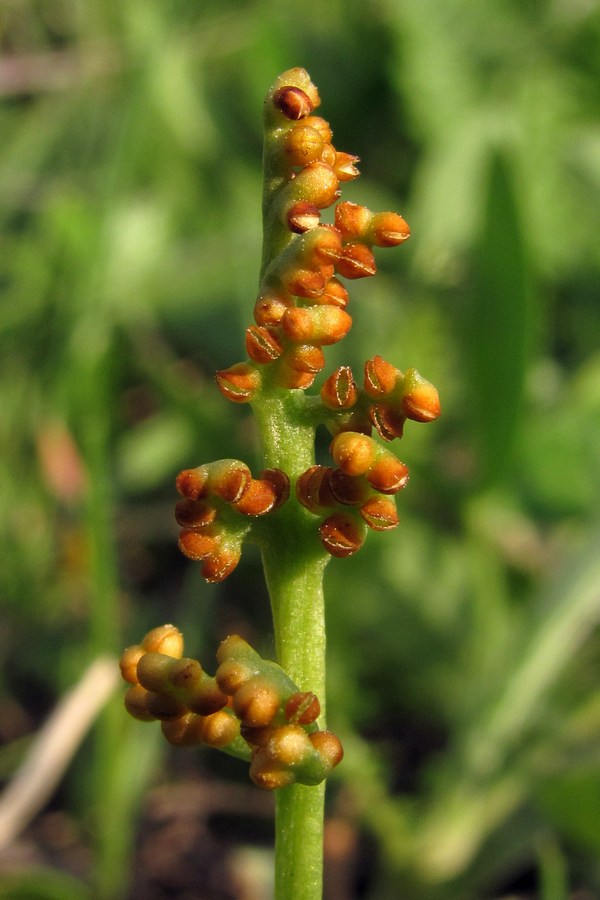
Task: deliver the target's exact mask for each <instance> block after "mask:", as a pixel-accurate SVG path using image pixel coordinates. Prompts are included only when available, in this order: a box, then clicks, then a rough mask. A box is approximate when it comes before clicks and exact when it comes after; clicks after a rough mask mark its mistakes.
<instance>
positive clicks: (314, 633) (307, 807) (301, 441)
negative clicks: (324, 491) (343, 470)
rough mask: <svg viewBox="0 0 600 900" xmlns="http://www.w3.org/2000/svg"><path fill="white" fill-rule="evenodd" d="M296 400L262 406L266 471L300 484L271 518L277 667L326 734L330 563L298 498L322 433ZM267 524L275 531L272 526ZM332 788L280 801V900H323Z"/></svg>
mask: <svg viewBox="0 0 600 900" xmlns="http://www.w3.org/2000/svg"><path fill="white" fill-rule="evenodd" d="M294 400H295V398H294V395H293V394H291V393H290V392H289V391H288V392H285V393H283V392H280V391H277V390H275V391H273V392H272V394H271V396H265V395H264V394H263V396H262V397H261V399H260V400H257V402H256V403H255V404H254V407H255V409H254V412H255V415H256V421H257V425H258V429H259V434H260V439H261V445H262V453H263V464H264V465H265V466H266V467H269V468H270V467H277V468H281V469H283V470H284V471H286V472H287V473H288V474H289V475H290V477H291V479H292V493H291V496H290V499H289V501H288V502H287V503H286V504H285V505H284V506H283V507H282V509H281V510H280V511H279V512H278V513H277V514H276V515H275V516H273V517H272V518H271V520H270V522H269V523H268V525H269V526H270V527H269V528H268V529H266V528H265V531H264V536H263V540H262V556H263V564H264V570H265V577H266V581H267V586H268V589H269V595H270V598H271V609H272V612H273V627H274V632H275V644H276V650H277V661H278V662H279V664H280V665H281V666H282V667H283V669H284V670H285V671H286V672H287V673H288V675H289V676H290V677H291V678H292V679H293V681H294V682H295V683H296V684H297V685H298V687H299V688H300V690H310V691H314V693H315V694H317V696H318V697H319V700H320V702H321V710H322V717H321V718H320V720H319V724H320V727H321V728H324V727H325V608H324V595H323V573H324V569H325V566H326V564H327V560H328V559H329V556H328V555H327V554H326V553H325V551H324V550H323V548H322V547H321V545H320V542H319V540H318V531H317V523H316V520H315V518H314V517H313V516H311V515H310V513H308V512H307V510H305V509H304V507H302V506H301V504H300V503H299V502H298V500H297V499H296V496H295V493H294V484H295V480H296V478H297V476H298V475H299V474H300V472H302V471H304V470H305V469H306V468H308V467H309V466H310V465H312V464H313V463H314V437H315V435H314V429H313V428H312V427H311V426H307V425H303V424H300V423H298V422H297V420H296V417H295V416H294V410H293V409H292V408H291V407H292V406H293V404H294ZM265 524H267V523H265ZM324 796H325V785H324V784H321V785H317V786H315V787H312V786H311V787H306V786H304V785H292V786H291V787H287V788H283V789H280V790H278V791H277V794H276V818H275V827H276V838H275V898H276V900H320V898H321V896H322V870H323V816H324Z"/></svg>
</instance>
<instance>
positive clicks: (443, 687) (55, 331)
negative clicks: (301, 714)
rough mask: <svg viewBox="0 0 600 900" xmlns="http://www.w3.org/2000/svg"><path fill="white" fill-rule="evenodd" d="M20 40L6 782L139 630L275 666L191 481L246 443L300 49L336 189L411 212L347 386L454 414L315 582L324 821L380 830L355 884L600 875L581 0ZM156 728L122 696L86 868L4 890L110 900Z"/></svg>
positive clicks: (412, 7) (98, 769) (6, 188)
mask: <svg viewBox="0 0 600 900" xmlns="http://www.w3.org/2000/svg"><path fill="white" fill-rule="evenodd" d="M0 35H1V42H2V49H3V53H2V58H1V59H0V93H1V95H2V104H1V108H0V130H1V133H2V141H1V144H0V221H1V233H2V237H1V246H2V253H1V255H0V291H1V296H0V341H1V344H0V346H1V348H2V350H1V356H0V410H1V415H0V440H1V444H2V453H1V456H0V522H1V527H2V538H1V541H2V542H1V546H2V566H1V567H0V593H1V597H2V610H1V619H0V659H1V663H2V668H3V670H4V673H5V675H4V680H3V683H2V686H1V688H0V716H1V719H2V722H3V723H4V724H3V725H2V732H3V734H2V737H3V739H4V741H5V744H4V748H3V750H2V751H1V753H0V766H1V771H2V774H3V776H4V777H9V775H10V773H11V771H13V769H14V768H15V766H16V765H17V763H18V761H19V759H20V758H21V756H22V754H23V753H24V752H26V749H27V744H28V735H32V734H33V733H34V731H35V729H36V728H37V727H38V726H39V724H40V723H41V721H43V718H44V716H45V714H46V713H47V712H48V711H49V710H50V709H51V708H52V706H53V705H54V703H55V702H56V701H57V699H58V698H59V697H60V696H61V695H62V693H63V692H64V691H65V690H66V689H67V688H68V687H69V686H70V685H71V684H72V683H73V682H74V681H75V680H76V679H77V678H78V676H79V675H80V673H81V672H82V670H83V668H84V667H85V666H86V665H87V664H88V663H89V662H90V661H91V660H92V659H94V658H95V657H96V656H97V655H98V654H101V653H107V652H108V653H110V654H118V652H119V651H120V649H121V647H122V646H124V645H125V644H127V643H131V642H133V641H136V640H137V639H139V638H140V637H141V635H142V634H143V633H144V631H145V630H147V629H148V628H150V627H153V626H154V625H157V624H160V623H162V622H163V621H169V620H172V621H175V622H176V624H178V625H179V626H180V627H182V628H183V629H184V631H185V632H186V635H188V636H189V638H188V652H190V653H200V654H201V655H202V658H203V659H204V660H206V665H207V668H208V669H209V670H210V666H211V662H212V659H213V654H214V649H215V647H216V643H217V641H218V640H219V639H220V638H221V637H222V636H224V634H226V633H227V632H228V631H229V630H233V629H234V628H235V629H238V628H239V629H244V633H245V636H247V637H248V638H250V639H252V640H254V642H255V643H257V644H259V645H260V646H262V649H263V650H264V652H265V653H267V654H268V653H269V652H270V651H271V650H272V646H271V644H270V636H269V631H268V610H267V600H266V596H265V591H264V587H263V586H262V581H261V575H260V567H259V561H258V559H257V558H256V557H254V556H253V555H252V553H251V552H246V553H245V555H244V559H243V562H242V565H241V566H240V568H239V569H238V570H237V571H236V573H235V574H234V575H233V576H232V578H231V579H230V580H229V581H228V582H226V583H225V584H224V585H222V586H207V585H204V584H203V583H202V582H201V579H200V577H199V574H198V572H197V570H196V568H195V567H194V566H193V565H191V564H189V563H187V562H186V561H185V560H183V559H181V558H180V557H179V555H178V552H177V550H176V527H175V525H174V523H173V522H172V510H171V507H172V503H173V499H174V497H173V493H174V492H173V488H172V484H173V478H174V475H175V473H176V472H177V471H178V470H179V469H180V468H183V467H187V466H190V465H196V464H200V463H202V462H206V461H209V460H212V459H216V458H219V457H222V456H238V457H241V458H245V459H247V460H248V461H249V462H251V463H252V462H254V461H255V446H254V443H253V433H252V423H251V419H250V417H249V414H248V412H247V410H246V409H245V408H232V407H231V405H228V404H226V403H225V401H223V400H222V399H221V397H220V395H218V392H217V391H216V389H215V387H214V384H213V380H212V373H213V371H214V370H215V369H216V368H217V367H219V366H226V365H229V364H231V363H233V362H235V361H237V360H238V359H241V358H243V355H244V353H243V339H242V338H243V329H244V328H245V326H246V324H248V322H249V321H250V318H251V310H252V304H253V300H254V293H255V286H256V281H257V277H258V265H259V259H260V191H261V185H260V154H261V106H262V100H263V96H264V94H265V92H266V90H267V88H268V87H269V85H270V84H271V82H272V81H273V79H274V77H275V76H276V75H277V74H278V73H279V72H280V71H282V70H284V69H286V68H290V67H291V66H295V65H302V66H304V67H305V68H306V69H308V71H309V72H310V74H311V76H312V78H313V80H314V81H315V83H316V84H317V85H318V87H319V89H320V92H321V97H322V100H323V104H322V113H323V115H324V116H325V117H326V118H327V119H328V120H329V121H330V122H331V123H332V126H333V128H334V132H335V143H336V146H337V147H338V148H339V149H343V150H346V151H348V152H351V153H356V154H358V155H359V156H360V157H361V160H362V164H361V169H362V172H363V173H364V174H363V175H362V177H361V178H360V179H359V181H358V182H355V183H352V184H350V185H348V186H347V188H346V190H345V197H346V199H351V200H354V201H356V202H362V203H365V204H366V205H368V206H370V207H371V208H373V209H377V210H379V209H388V208H389V209H394V210H398V211H400V212H402V214H403V215H405V216H406V218H407V220H408V221H409V223H410V224H411V228H412V232H413V237H412V239H411V241H410V242H409V244H408V245H406V246H405V247H403V248H402V249H401V250H399V251H396V252H394V253H392V252H390V253H383V254H380V255H379V257H378V261H379V263H380V274H379V275H378V276H377V278H376V279H373V281H372V283H366V282H365V283H360V284H356V285H353V286H352V291H351V297H352V314H353V316H354V326H353V330H352V332H351V335H350V336H349V337H348V339H347V340H345V341H344V342H343V344H342V345H341V346H339V347H336V348H332V349H331V351H330V353H329V354H328V361H329V363H330V365H329V366H328V369H327V371H330V370H331V368H332V367H333V366H334V364H336V363H340V362H342V361H343V362H349V363H352V364H353V365H354V367H355V371H356V372H357V373H358V372H360V370H361V366H362V362H363V361H364V360H365V359H367V358H368V357H370V356H372V355H374V354H375V353H380V354H381V355H382V356H384V357H385V358H386V359H389V360H391V361H393V362H394V363H395V364H397V365H398V366H400V367H401V368H405V367H407V366H411V365H415V366H417V367H418V368H419V370H420V371H421V372H422V373H423V374H424V375H425V376H426V377H427V378H429V379H430V380H431V381H433V382H434V383H435V384H436V385H437V386H438V388H439V390H440V394H441V397H442V403H443V418H442V419H441V420H440V421H439V422H438V423H436V424H435V425H431V426H429V427H423V426H418V427H416V426H414V427H407V430H406V436H405V438H404V439H403V442H402V445H401V446H400V447H399V449H398V452H399V453H400V454H401V455H402V458H403V459H404V461H405V462H407V464H408V465H409V467H410V469H411V473H412V479H411V482H410V485H409V488H408V490H407V491H406V492H405V494H404V495H403V496H402V497H400V498H399V507H400V511H401V516H402V521H401V525H400V527H399V529H398V530H396V531H395V532H393V533H391V534H386V535H379V536H376V535H373V536H371V538H370V540H369V542H368V546H367V547H366V548H365V550H364V551H362V552H361V553H360V554H358V555H357V556H356V557H355V558H353V559H351V560H348V561H335V562H333V563H332V564H331V565H330V566H329V571H328V573H327V590H328V597H329V600H328V604H329V605H328V629H329V670H330V691H329V710H330V723H331V726H332V727H333V728H334V729H336V730H337V731H338V732H339V733H340V734H341V735H342V736H343V738H344V740H345V746H346V749H347V754H346V759H345V761H344V764H343V765H342V766H341V767H340V769H339V774H338V775H337V777H336V779H335V780H334V782H333V783H332V787H331V790H330V809H331V814H332V815H336V816H338V817H339V816H346V817H350V819H351V821H352V822H353V823H354V824H355V825H356V827H357V828H358V829H359V830H360V832H361V834H363V835H364V836H365V840H367V841H369V842H370V843H369V846H370V847H371V854H372V858H371V865H370V867H369V872H368V876H367V877H365V879H364V881H365V886H364V887H363V892H362V893H361V894H360V896H368V897H372V898H376V900H387V898H397V897H399V896H406V897H411V898H412V897H414V898H417V897H418V898H424V900H428V898H432V900H437V898H442V900H443V898H457V897H461V898H462V897H464V898H487V897H499V896H502V895H503V894H504V893H507V892H508V891H509V890H513V892H515V893H517V892H518V890H522V892H523V893H522V894H521V895H522V896H535V897H541V898H543V900H555V898H556V900H558V898H561V897H568V896H569V895H570V893H573V892H575V891H576V890H579V891H584V892H587V893H585V896H586V897H587V896H588V895H589V896H597V895H598V894H599V893H600V863H599V862H598V860H599V859H600V790H599V787H598V786H599V784H600V687H599V678H598V674H599V671H600V643H599V638H598V623H599V622H600V553H599V552H598V551H599V548H600V515H599V507H600V352H599V349H600V315H599V306H598V302H599V300H598V298H599V290H598V288H599V285H600V278H599V274H600V244H599V242H598V234H600V202H599V201H600V129H599V126H598V112H599V110H600V7H599V5H598V3H597V2H596V0H526V2H523V0H520V2H517V0H499V2H496V3H494V4H491V3H486V2H484V0H449V2H445V3H441V2H434V0H418V2H415V0H366V2H362V3H354V2H348V0H344V2H342V0H328V2H326V3H324V2H322V0H304V2H302V3H292V2H289V0H279V2H258V0H251V2H241V0H238V2H234V0H218V2H217V0H214V2H213V0H203V2H199V3H190V2H183V0H160V2H159V0H127V2H123V0H97V2H93V3H92V2H86V0H37V2H34V0H2V2H1V3H0ZM410 424H411V423H409V426H410ZM323 445H324V446H325V439H324V444H323ZM151 731H152V732H153V729H149V728H144V726H141V725H139V724H138V723H133V722H128V721H125V716H124V714H123V713H122V710H121V706H120V701H119V699H118V698H117V699H116V700H115V703H114V705H113V707H111V709H109V710H108V712H107V713H106V714H105V715H104V717H103V719H102V720H101V722H100V723H99V725H98V727H97V729H96V731H95V733H94V735H93V736H92V738H91V739H90V740H89V741H87V742H86V744H85V745H84V747H83V748H82V749H81V751H80V753H79V754H78V757H77V759H76V760H75V761H74V764H73V766H72V767H71V769H70V770H69V773H68V774H67V778H66V784H64V785H63V787H62V788H61V792H60V797H59V798H58V800H55V801H54V802H55V804H58V805H59V806H61V808H63V809H64V810H66V812H67V813H68V815H69V816H70V817H72V818H73V820H74V821H75V822H77V823H78V827H79V828H80V830H81V833H82V834H83V835H84V836H85V840H86V842H88V843H89V845H90V846H91V847H92V862H91V867H90V871H89V873H88V878H87V880H86V879H85V878H84V880H82V881H76V882H72V881H71V880H70V879H67V876H66V875H64V874H61V873H59V872H58V871H56V872H55V873H54V875H53V873H52V871H46V872H44V873H43V878H42V879H41V881H40V882H39V883H38V882H36V883H35V885H33V886H32V883H31V881H27V882H24V881H23V882H19V878H18V876H17V877H16V880H15V877H13V876H12V875H11V876H10V878H9V876H8V875H6V874H4V875H0V896H7V897H9V896H10V897H14V896H24V897H33V896H36V897H51V896H61V897H63V898H66V897H68V896H73V897H80V896H94V897H107V898H113V897H120V896H127V892H128V890H129V887H128V884H129V879H130V877H131V869H132V866H131V853H132V850H131V846H132V844H131V842H132V840H133V838H134V834H135V829H136V822H137V817H138V815H139V811H140V804H141V803H142V798H143V794H144V791H145V790H147V789H148V787H149V785H150V784H153V783H156V782H157V780H158V781H160V780H161V779H163V780H166V781H168V780H169V779H175V780H176V779H177V778H178V776H179V773H178V763H177V760H176V758H175V757H173V756H171V755H165V754H164V752H163V749H162V748H161V747H160V746H159V744H158V743H157V742H156V741H155V740H154V738H153V737H152V736H151V734H150V732H151ZM215 756H216V754H215ZM185 758H186V766H188V767H189V766H190V765H192V763H191V762H190V759H189V758H188V757H187V756H186V757H185ZM194 759H195V764H197V765H198V766H199V767H200V768H201V769H202V771H203V773H204V774H205V775H206V777H208V778H226V779H232V780H233V781H236V779H237V780H238V781H239V782H240V783H244V782H245V774H244V773H243V772H241V771H239V770H238V769H237V768H236V769H229V768H227V769H226V770H225V771H223V770H222V768H221V769H220V768H219V765H221V764H220V763H219V762H216V763H215V761H214V758H213V755H212V754H209V753H202V752H199V753H198V754H196V756H195V757H194ZM30 877H31V876H30V875H29V876H28V878H30ZM90 884H91V885H92V887H91V888H90V887H89V885H90ZM19 885H20V886H19ZM519 885H520V886H521V887H519ZM90 890H91V894H89V891H90ZM357 890H358V889H357ZM19 891H21V893H19ZM36 891H37V893H36ZM527 892H529V893H527ZM521 895H519V896H521ZM356 896H359V894H358V893H357V894H356Z"/></svg>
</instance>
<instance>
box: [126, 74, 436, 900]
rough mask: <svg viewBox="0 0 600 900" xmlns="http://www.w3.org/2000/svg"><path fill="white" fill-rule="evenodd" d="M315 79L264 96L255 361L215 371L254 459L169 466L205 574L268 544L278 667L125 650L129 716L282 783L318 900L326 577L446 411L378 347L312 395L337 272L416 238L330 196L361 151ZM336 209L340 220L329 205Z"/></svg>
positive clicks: (389, 508) (285, 861)
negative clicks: (418, 429) (249, 438)
mask: <svg viewBox="0 0 600 900" xmlns="http://www.w3.org/2000/svg"><path fill="white" fill-rule="evenodd" d="M319 104H320V98H319V94H318V91H317V88H316V87H315V85H314V84H313V83H312V81H311V80H310V77H309V75H308V73H307V72H306V71H305V70H304V69H301V68H295V69H291V70H289V71H287V72H284V73H283V74H282V75H280V76H279V77H278V78H277V79H276V81H275V83H274V84H273V86H272V87H271V89H270V90H269V92H268V93H267V96H266V99H265V105H264V156H263V174H264V190H263V254H262V262H261V268H260V276H259V286H258V292H257V295H256V299H255V302H254V322H253V324H251V325H249V327H248V328H247V330H246V336H245V340H246V353H247V358H246V359H245V360H244V361H243V362H239V363H236V364H235V365H233V366H231V367H230V368H228V369H225V370H222V371H219V372H217V375H216V381H217V385H218V387H219V389H220V390H221V393H222V394H223V395H224V397H226V398H227V399H228V400H230V401H232V402H234V403H245V404H249V405H250V407H251V409H252V412H253V415H254V419H255V422H256V430H257V433H258V438H259V443H260V451H261V454H262V465H263V469H262V471H261V472H259V473H258V474H256V475H253V474H252V472H251V471H250V469H249V467H248V466H247V465H246V463H244V462H243V461H241V460H237V459H221V460H218V461H216V462H210V463H204V464H202V465H199V466H197V467H195V468H190V469H186V470H185V471H183V472H180V474H179V475H178V476H177V482H176V485H177V490H178V492H179V494H180V495H181V499H180V500H179V502H178V503H177V506H176V517H177V521H178V523H179V525H180V527H181V532H180V538H179V544H180V548H181V550H182V551H183V553H184V554H185V555H186V556H187V557H189V558H190V559H192V560H196V561H199V562H200V564H201V571H202V575H203V577H204V578H205V579H206V580H207V581H209V582H220V581H222V580H223V579H225V578H226V577H227V576H228V575H229V574H230V573H231V572H232V571H233V569H234V568H235V567H236V565H237V564H238V562H239V559H240V556H241V552H242V546H243V544H244V542H249V541H252V542H254V543H256V544H258V546H259V547H260V550H261V554H262V560H263V566H264V573H265V579H266V583H267V587H268V591H269V596H270V601H271V609H272V616H273V630H274V638H275V647H276V654H277V659H276V661H271V660H265V659H263V658H261V656H260V655H259V654H258V653H257V652H256V651H255V650H254V649H253V648H252V647H251V646H250V645H249V644H248V643H247V642H246V641H245V640H244V638H243V636H240V635H229V636H228V637H226V638H225V639H224V640H223V641H222V643H221V645H220V646H219V648H218V650H217V653H216V666H215V673H214V675H210V674H208V673H207V671H206V670H205V669H204V667H203V666H202V665H201V664H200V662H199V661H198V660H194V659H190V658H187V657H185V656H184V655H183V654H184V647H183V636H182V635H181V633H180V631H179V629H178V628H177V627H175V626H174V625H163V626H159V627H158V628H155V629H153V630H152V631H151V632H150V633H149V634H147V635H146V636H145V637H144V638H143V640H142V641H141V643H140V644H137V645H135V646H133V647H129V648H128V649H127V650H126V651H125V652H124V653H123V656H122V658H121V670H122V673H123V677H124V678H125V680H126V681H127V682H129V685H130V686H129V688H128V690H127V693H126V697H125V704H126V707H127V709H128V711H129V712H130V713H131V714H132V715H133V716H135V717H136V718H138V719H142V720H159V721H160V722H161V728H162V731H163V733H164V735H165V737H166V739H167V740H168V741H170V742H171V743H173V744H184V745H190V744H203V745H207V746H209V747H213V748H218V749H220V750H222V751H224V752H226V753H229V754H232V755H234V756H237V757H239V758H241V759H243V760H246V761H248V763H249V773H250V777H251V779H252V780H253V781H254V783H255V784H256V785H257V786H258V787H260V788H263V789H267V790H272V791H275V793H276V848H275V866H276V874H275V894H276V897H277V898H279V900H284V898H285V900H316V898H318V897H320V896H321V891H322V858H323V851H322V845H323V802H324V786H325V779H326V777H327V775H328V774H329V773H330V772H331V770H332V769H333V768H334V767H335V766H337V765H338V764H339V763H340V762H341V760H342V757H343V749H342V745H341V742H340V740H339V739H338V738H337V737H336V735H335V734H333V733H332V732H331V731H329V730H328V729H327V727H326V713H325V644H326V633H325V602H324V592H323V573H324V570H325V567H326V565H327V563H328V561H329V560H330V559H331V557H336V558H344V557H348V556H351V555H353V554H354V553H356V552H357V551H358V550H359V549H360V548H361V546H362V545H363V543H364V541H365V539H366V536H367V533H368V531H369V530H372V531H386V530H389V529H393V528H395V527H396V526H397V525H398V514H397V510H396V502H395V495H396V494H397V493H398V492H399V491H401V490H402V489H403V488H404V487H405V486H406V483H407V481H408V469H407V467H406V465H405V464H404V463H403V462H401V461H400V460H399V459H398V457H397V456H396V455H395V454H394V453H393V452H392V450H391V448H390V444H391V443H392V442H393V441H395V440H396V439H399V438H401V437H402V432H403V428H404V425H405V422H406V420H407V419H412V420H414V421H417V422H430V421H432V420H433V419H435V418H437V416H438V415H439V412H440V406H439V399H438V394H437V391H436V389H435V388H434V387H433V385H432V384H430V383H429V382H428V381H426V380H425V379H424V378H423V377H422V376H421V375H420V374H419V373H418V371H417V370H416V369H414V368H408V369H406V370H400V369H399V368H397V367H396V366H395V365H394V364H393V363H390V362H388V361H386V360H384V359H383V358H382V357H381V356H377V355H375V356H373V357H372V358H371V359H369V360H367V362H366V363H365V364H364V372H363V377H362V379H361V383H360V384H359V382H358V381H357V380H355V377H354V374H353V372H352V370H351V368H350V367H349V366H346V365H343V366H340V367H338V368H337V369H336V370H335V371H334V372H332V373H331V374H330V375H329V376H328V377H327V378H325V379H324V380H323V381H322V384H321V386H320V389H319V390H318V391H312V392H311V391H310V390H309V389H310V388H311V386H312V385H313V383H314V382H315V379H316V378H317V376H318V375H319V373H321V371H322V370H323V368H324V366H325V356H324V348H325V347H327V346H329V345H332V344H335V343H337V342H338V341H341V340H342V339H343V338H344V337H345V335H346V334H347V333H348V331H349V329H350V327H351V324H352V318H351V315H350V313H349V311H348V303H349V294H348V289H347V287H346V284H345V283H346V282H347V281H353V280H355V279H358V278H365V277H371V276H373V275H375V273H376V271H377V266H376V261H375V256H374V253H373V248H385V247H395V246H398V245H399V244H402V243H403V242H404V241H405V240H407V238H408V237H409V234H410V231H409V227H408V225H407V223H406V222H405V220H404V219H403V218H402V216H400V215H398V214H396V213H393V212H380V213H373V212H371V211H370V210H368V209H367V208H366V207H364V206H360V205H357V204H355V203H351V202H348V201H340V195H341V186H342V185H343V184H344V183H345V182H347V181H351V180H353V179H354V178H356V177H357V176H358V174H359V173H358V169H357V162H358V158H357V157H355V156H353V155H351V154H349V153H345V152H342V151H338V150H337V149H336V148H335V147H334V145H333V143H332V131H331V128H330V126H329V124H328V122H327V121H326V120H325V119H324V118H322V117H320V116H317V115H315V110H316V108H317V107H318V106H319ZM334 204H335V211H334V215H333V222H331V223H325V222H324V221H322V218H321V215H322V210H325V209H327V208H329V207H331V206H333V205H334ZM322 425H324V426H325V427H326V428H327V429H328V431H329V432H330V435H331V444H330V448H329V449H330V454H331V461H330V464H329V465H322V464H317V463H316V461H315V435H316V429H317V428H318V427H319V426H322Z"/></svg>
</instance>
